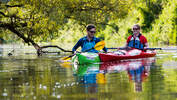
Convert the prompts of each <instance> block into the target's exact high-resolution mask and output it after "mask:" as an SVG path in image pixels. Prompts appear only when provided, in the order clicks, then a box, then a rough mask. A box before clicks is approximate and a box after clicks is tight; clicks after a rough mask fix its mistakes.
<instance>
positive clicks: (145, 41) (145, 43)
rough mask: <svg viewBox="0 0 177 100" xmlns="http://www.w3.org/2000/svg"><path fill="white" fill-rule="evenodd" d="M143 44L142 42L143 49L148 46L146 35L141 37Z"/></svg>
mask: <svg viewBox="0 0 177 100" xmlns="http://www.w3.org/2000/svg"><path fill="white" fill-rule="evenodd" d="M143 44H144V49H146V48H148V47H149V45H148V42H147V39H146V37H144V39H143Z"/></svg>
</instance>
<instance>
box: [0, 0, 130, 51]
mask: <svg viewBox="0 0 177 100" xmlns="http://www.w3.org/2000/svg"><path fill="white" fill-rule="evenodd" d="M125 1H127V2H126V4H124V2H123V1H121V0H9V1H8V0H7V2H0V28H2V29H4V30H5V29H8V30H9V31H11V32H12V33H14V34H16V35H17V36H18V37H19V38H21V39H22V40H23V41H24V42H25V43H27V44H29V45H33V46H34V47H35V49H36V50H37V51H38V54H40V51H41V49H42V48H43V47H40V46H39V45H38V44H37V42H39V41H40V40H43V41H46V40H51V39H54V38H55V37H57V36H58V35H59V34H61V33H57V31H58V30H59V29H62V27H63V26H64V25H65V24H66V23H67V22H68V20H72V21H75V22H77V23H79V24H80V25H83V26H86V25H87V24H88V23H93V24H96V25H97V26H98V27H100V26H101V25H109V24H108V22H109V20H113V19H117V18H123V17H125V16H126V14H127V13H128V8H129V6H128V5H129V4H127V3H131V2H130V0H129V2H128V0H125ZM100 29H101V28H100ZM44 47H51V46H44ZM52 47H55V46H52ZM58 48H60V47H58ZM60 49H61V50H63V51H66V52H68V51H67V50H64V49H62V48H60Z"/></svg>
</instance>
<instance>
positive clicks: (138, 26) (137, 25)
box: [133, 24, 141, 29]
mask: <svg viewBox="0 0 177 100" xmlns="http://www.w3.org/2000/svg"><path fill="white" fill-rule="evenodd" d="M134 26H136V27H137V28H138V29H141V27H140V25H139V24H135V25H133V27H134Z"/></svg>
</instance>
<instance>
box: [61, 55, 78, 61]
mask: <svg viewBox="0 0 177 100" xmlns="http://www.w3.org/2000/svg"><path fill="white" fill-rule="evenodd" d="M74 55H76V54H72V55H70V56H68V57H63V58H61V60H70V59H71V58H72V57H73V56H74Z"/></svg>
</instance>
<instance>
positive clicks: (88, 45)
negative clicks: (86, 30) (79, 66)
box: [81, 38, 98, 53]
mask: <svg viewBox="0 0 177 100" xmlns="http://www.w3.org/2000/svg"><path fill="white" fill-rule="evenodd" d="M84 39H86V38H84ZM95 44H96V43H95V38H93V40H91V41H88V40H84V43H83V47H82V50H81V51H82V52H84V51H86V50H89V49H91V48H94V46H95ZM87 52H94V53H98V51H97V50H95V49H91V50H89V51H87Z"/></svg>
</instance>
